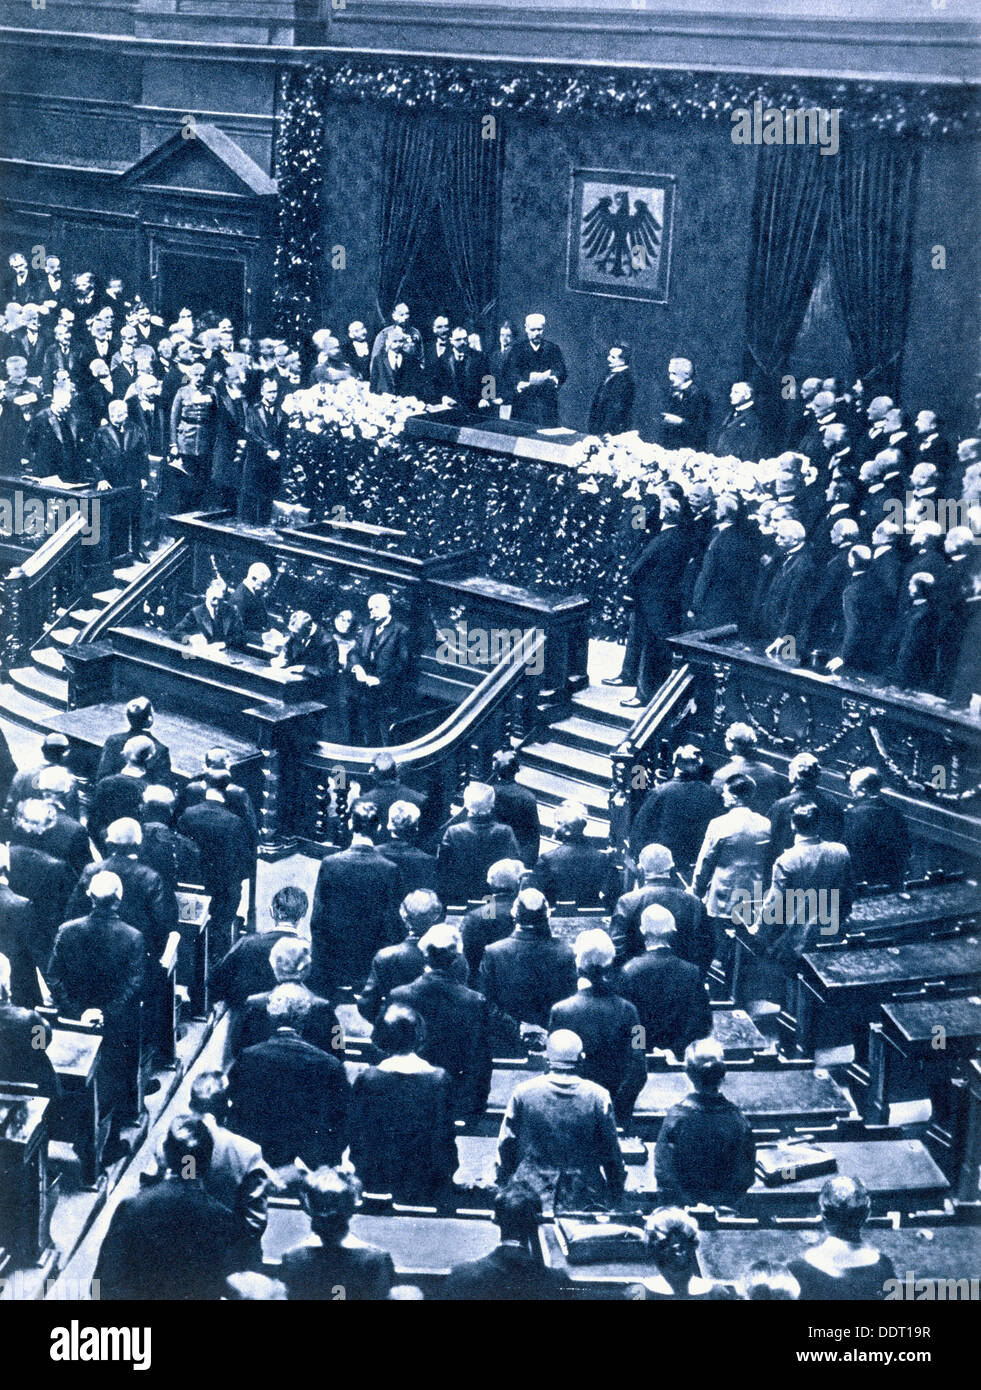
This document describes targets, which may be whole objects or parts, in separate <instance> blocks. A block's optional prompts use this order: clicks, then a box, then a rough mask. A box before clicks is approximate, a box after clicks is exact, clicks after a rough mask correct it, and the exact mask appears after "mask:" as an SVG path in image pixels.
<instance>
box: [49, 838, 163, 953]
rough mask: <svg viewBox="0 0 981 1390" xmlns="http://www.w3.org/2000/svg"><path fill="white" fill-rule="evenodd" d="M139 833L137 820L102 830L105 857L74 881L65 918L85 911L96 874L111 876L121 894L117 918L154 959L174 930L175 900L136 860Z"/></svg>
mask: <svg viewBox="0 0 981 1390" xmlns="http://www.w3.org/2000/svg"><path fill="white" fill-rule="evenodd" d="M142 843H143V830H142V827H141V826H140V823H139V821H138V820H134V819H132V818H130V817H125V816H124V817H121V818H120V819H119V820H116V821H113V822H112V824H111V825H110V826H109V827H108V829H107V830H106V835H105V858H104V859H103V860H102V862H101V863H99V864H90V865H89V867H88V868H87V869H85V871H84V872H83V873H82V875H81V877H80V878H79V880H78V884H77V885H76V888H75V891H74V893H73V894H72V896H71V898H70V899H69V902H68V909H67V911H68V916H69V917H80V916H82V914H83V913H84V911H85V905H86V900H87V898H88V895H89V887H90V885H91V883H92V880H93V879H94V878H95V876H96V874H100V873H112V874H115V875H116V877H117V878H118V879H119V882H120V884H121V885H122V890H123V895H122V898H121V900H120V904H119V915H120V917H121V918H122V920H123V921H124V922H128V923H129V925H130V926H131V927H135V928H136V930H137V931H138V932H139V933H140V935H141V936H142V937H143V940H144V942H145V944H146V951H147V956H148V958H149V959H150V960H157V959H159V957H160V956H161V955H162V954H163V949H164V947H165V946H166V944H167V938H168V936H169V935H170V933H171V932H172V931H176V930H177V898H176V896H175V895H174V893H173V892H172V891H171V890H170V889H168V888H167V887H166V886H165V885H164V882H163V880H162V879H161V877H160V875H159V874H158V873H157V872H156V870H155V869H151V868H150V866H149V865H148V864H144V863H142V862H141V860H140V847H141V845H142Z"/></svg>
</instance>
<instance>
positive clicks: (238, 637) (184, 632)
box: [171, 578, 247, 651]
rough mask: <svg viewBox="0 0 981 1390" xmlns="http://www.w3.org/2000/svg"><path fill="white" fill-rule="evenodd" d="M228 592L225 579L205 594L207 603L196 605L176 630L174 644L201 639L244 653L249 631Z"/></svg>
mask: <svg viewBox="0 0 981 1390" xmlns="http://www.w3.org/2000/svg"><path fill="white" fill-rule="evenodd" d="M227 592H228V586H227V585H226V583H225V581H224V580H223V579H218V578H215V579H213V580H212V581H211V583H210V584H209V585H208V587H207V589H206V590H205V592H204V602H203V603H196V604H195V605H194V606H193V608H191V610H190V612H189V613H187V614H186V615H185V617H183V618H182V619H181V621H180V622H179V623H178V624H177V626H176V627H175V628H174V630H173V633H172V634H171V635H172V637H173V639H174V641H175V642H180V641H184V640H186V639H187V638H189V637H192V636H201V637H203V638H204V639H205V641H207V642H212V643H217V644H218V645H220V646H223V647H228V648H230V649H232V650H239V651H241V650H242V649H243V648H244V647H245V646H246V645H247V639H246V636H245V628H244V627H243V626H242V619H241V618H240V617H239V615H238V609H237V608H233V607H232V605H231V604H230V603H229V602H228V599H227V598H226V594H227Z"/></svg>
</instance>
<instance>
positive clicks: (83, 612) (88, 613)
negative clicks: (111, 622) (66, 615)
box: [71, 603, 105, 629]
mask: <svg viewBox="0 0 981 1390" xmlns="http://www.w3.org/2000/svg"><path fill="white" fill-rule="evenodd" d="M104 611H105V605H104V604H101V603H100V604H99V605H98V607H96V608H73V609H72V612H71V620H72V622H73V623H77V624H78V626H79V628H80V629H81V628H83V627H85V626H86V625H87V624H88V623H91V622H94V621H95V619H96V618H97V617H98V616H99V614H100V613H102V612H104Z"/></svg>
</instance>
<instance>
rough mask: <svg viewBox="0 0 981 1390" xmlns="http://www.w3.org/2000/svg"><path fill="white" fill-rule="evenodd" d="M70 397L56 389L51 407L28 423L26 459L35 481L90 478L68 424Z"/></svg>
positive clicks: (75, 480) (71, 422)
mask: <svg viewBox="0 0 981 1390" xmlns="http://www.w3.org/2000/svg"><path fill="white" fill-rule="evenodd" d="M70 406H71V393H70V392H69V391H68V390H67V389H66V388H65V387H63V386H56V387H55V389H54V392H53V393H52V396H51V404H50V405H49V406H48V407H47V408H46V409H44V410H42V411H40V412H39V413H38V414H37V415H35V416H34V418H33V419H32V420H31V423H30V426H29V428H28V431H27V440H26V447H27V456H28V458H29V459H30V461H31V469H32V471H33V472H34V473H35V474H37V475H38V477H42V478H48V477H51V476H57V477H59V478H61V479H62V481H63V482H66V483H82V482H85V481H87V480H88V479H89V478H90V477H92V476H93V474H94V471H95V470H94V466H93V467H89V466H87V465H86V463H85V459H84V456H83V451H82V450H81V448H80V447H79V441H78V439H77V438H76V435H75V426H74V423H73V421H72V417H71V411H70V409H69V407H70Z"/></svg>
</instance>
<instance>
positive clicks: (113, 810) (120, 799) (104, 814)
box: [88, 734, 153, 848]
mask: <svg viewBox="0 0 981 1390" xmlns="http://www.w3.org/2000/svg"><path fill="white" fill-rule="evenodd" d="M152 758H153V744H152V743H151V742H150V740H149V739H148V738H146V737H145V736H144V735H143V734H137V735H136V737H135V738H131V739H128V740H127V741H126V743H124V744H123V766H122V770H121V771H120V772H117V773H114V774H113V776H111V777H103V778H101V779H100V780H99V781H98V782H97V783H96V788H95V795H94V796H93V798H92V804H91V806H90V807H89V820H88V831H89V834H90V835H91V837H92V839H93V840H94V841H95V843H96V844H97V845H98V846H99V847H100V848H101V847H102V843H103V836H104V835H105V833H106V830H107V829H108V827H109V826H110V825H112V823H113V821H117V820H120V819H121V818H122V817H124V816H128V817H129V818H130V819H132V820H139V818H140V813H141V812H142V810H143V793H144V791H145V790H146V788H147V787H148V786H149V781H148V779H147V775H146V770H147V766H148V764H149V763H150V761H151V759H152Z"/></svg>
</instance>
